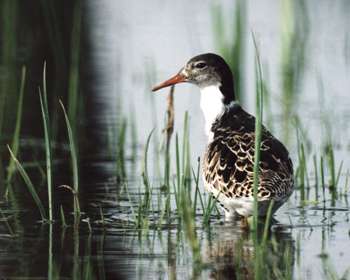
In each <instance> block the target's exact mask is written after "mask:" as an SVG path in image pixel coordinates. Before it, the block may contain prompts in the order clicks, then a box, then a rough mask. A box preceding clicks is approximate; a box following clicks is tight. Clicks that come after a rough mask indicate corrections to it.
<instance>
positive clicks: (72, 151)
mask: <svg viewBox="0 0 350 280" xmlns="http://www.w3.org/2000/svg"><path fill="white" fill-rule="evenodd" d="M59 103H60V105H61V107H62V111H63V115H64V119H65V122H66V127H67V133H68V140H69V150H70V155H71V162H72V173H73V197H74V200H73V205H74V215H80V204H79V168H78V157H77V150H76V143H75V139H76V137H75V135H74V132H73V130H72V126H71V123H70V121H69V118H68V115H67V112H66V109H65V107H64V105H63V103H62V101H61V100H59Z"/></svg>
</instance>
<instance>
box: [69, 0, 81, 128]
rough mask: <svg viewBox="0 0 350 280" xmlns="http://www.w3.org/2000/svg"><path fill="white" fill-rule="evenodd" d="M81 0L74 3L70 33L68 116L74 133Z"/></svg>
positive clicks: (77, 87)
mask: <svg viewBox="0 0 350 280" xmlns="http://www.w3.org/2000/svg"><path fill="white" fill-rule="evenodd" d="M81 13H82V7H81V0H78V1H75V4H74V11H73V27H72V31H71V40H70V43H71V48H70V51H71V55H70V56H71V61H70V67H69V78H68V116H69V119H70V121H71V125H72V129H73V131H76V127H75V125H76V123H77V112H78V107H79V106H78V105H79V103H78V102H79V63H80V39H81V38H80V37H81V35H80V34H81V20H82V15H81Z"/></svg>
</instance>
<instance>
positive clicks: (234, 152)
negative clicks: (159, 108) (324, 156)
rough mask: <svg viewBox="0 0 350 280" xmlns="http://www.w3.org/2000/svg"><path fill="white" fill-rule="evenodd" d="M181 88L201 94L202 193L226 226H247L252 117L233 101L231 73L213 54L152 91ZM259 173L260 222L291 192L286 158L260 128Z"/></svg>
mask: <svg viewBox="0 0 350 280" xmlns="http://www.w3.org/2000/svg"><path fill="white" fill-rule="evenodd" d="M184 82H187V83H191V84H194V85H196V86H198V87H199V89H200V92H201V98H200V107H201V109H202V111H203V114H204V119H205V132H206V134H207V136H208V144H207V147H206V150H205V153H204V157H203V158H202V161H203V163H202V173H203V174H202V177H203V180H204V187H205V189H206V190H207V191H208V192H209V193H210V194H211V195H213V196H214V197H215V198H216V200H217V202H219V204H220V205H221V207H222V208H223V210H224V213H225V220H232V219H235V218H236V217H239V218H242V220H243V221H244V224H247V223H248V218H249V217H250V216H252V215H253V213H254V182H253V181H254V171H253V169H254V155H255V117H254V116H253V115H251V114H249V113H248V112H246V111H245V110H244V109H243V108H242V107H241V105H240V104H239V102H238V101H237V100H236V97H235V90H234V76H233V74H232V71H231V69H230V67H229V65H228V64H227V63H226V62H225V60H224V59H223V58H222V57H221V56H219V55H217V54H214V53H204V54H200V55H197V56H195V57H193V58H191V59H190V60H189V61H188V62H187V63H186V64H185V66H184V67H182V68H181V70H180V71H179V72H178V73H177V74H176V75H174V76H173V77H171V78H170V79H168V80H166V81H165V82H162V83H160V84H159V85H157V86H155V87H154V88H153V89H152V91H158V90H160V89H162V88H165V87H168V86H174V85H175V84H179V83H184ZM258 168H259V172H258V174H259V175H258V188H257V201H258V216H259V217H264V216H266V215H267V211H268V208H269V205H270V203H271V202H273V204H272V214H274V213H275V212H276V211H277V209H278V208H279V207H280V206H282V205H283V204H284V203H285V202H286V201H287V200H288V198H289V197H290V195H291V194H292V193H293V189H294V180H293V163H292V160H291V158H290V156H289V152H288V150H287V149H286V147H285V146H284V145H283V144H282V143H281V142H280V141H279V140H278V139H277V138H275V137H274V136H273V135H272V134H271V133H270V132H269V131H268V129H266V127H265V126H264V125H262V130H261V145H260V162H259V167H258Z"/></svg>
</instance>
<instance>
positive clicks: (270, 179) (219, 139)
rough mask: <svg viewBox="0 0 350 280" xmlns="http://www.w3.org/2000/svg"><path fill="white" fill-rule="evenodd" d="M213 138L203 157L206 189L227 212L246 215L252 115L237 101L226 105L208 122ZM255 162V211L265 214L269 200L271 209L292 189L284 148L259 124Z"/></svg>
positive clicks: (250, 198) (249, 192)
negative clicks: (256, 171) (272, 201)
mask: <svg viewBox="0 0 350 280" xmlns="http://www.w3.org/2000/svg"><path fill="white" fill-rule="evenodd" d="M211 131H212V133H213V135H214V136H213V139H212V141H211V142H210V143H209V144H208V147H207V150H206V153H205V155H204V159H203V178H204V185H205V187H206V189H207V190H208V191H209V192H211V193H212V194H213V195H214V196H215V197H217V199H218V201H219V203H220V204H221V205H222V206H223V207H224V209H225V211H226V212H228V213H227V214H228V215H229V216H230V215H232V214H234V212H237V213H238V214H240V215H242V216H250V215H252V211H253V207H252V206H253V204H252V203H253V176H254V173H253V167H254V148H255V146H254V141H255V118H254V117H253V116H251V115H250V114H248V113H247V112H245V111H244V110H243V109H242V108H241V106H240V105H238V104H237V103H233V104H232V105H231V106H228V107H227V108H226V110H225V112H224V113H223V114H222V116H219V117H218V118H217V119H216V121H215V122H214V123H213V125H212V129H211ZM260 155H261V159H260V165H259V167H260V168H259V171H260V173H259V187H258V201H259V202H261V203H260V204H261V206H260V207H259V215H261V216H263V215H265V214H266V210H267V206H268V203H267V202H269V201H270V200H274V209H273V210H274V211H275V210H277V208H278V207H279V206H281V205H282V203H283V202H284V201H285V200H286V199H287V198H288V197H289V196H290V194H291V193H292V191H293V166H292V162H291V160H290V158H289V155H288V151H287V150H286V148H285V147H284V146H283V144H282V143H281V142H279V141H278V140H277V139H276V138H274V137H273V136H272V135H271V133H269V132H268V131H267V130H266V128H265V127H263V128H262V141H261V151H260Z"/></svg>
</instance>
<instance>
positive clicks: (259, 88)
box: [252, 33, 264, 232]
mask: <svg viewBox="0 0 350 280" xmlns="http://www.w3.org/2000/svg"><path fill="white" fill-rule="evenodd" d="M252 37H253V42H254V48H255V75H256V97H255V110H256V117H255V144H254V168H253V170H254V178H253V182H254V184H253V187H254V188H253V194H254V214H253V227H252V230H253V231H255V232H257V229H258V216H259V213H258V187H259V164H260V146H261V137H262V135H261V134H262V118H263V95H264V92H263V90H264V88H263V83H262V81H263V78H262V70H261V62H260V54H259V50H258V46H257V42H256V39H255V36H254V33H253V34H252Z"/></svg>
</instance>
